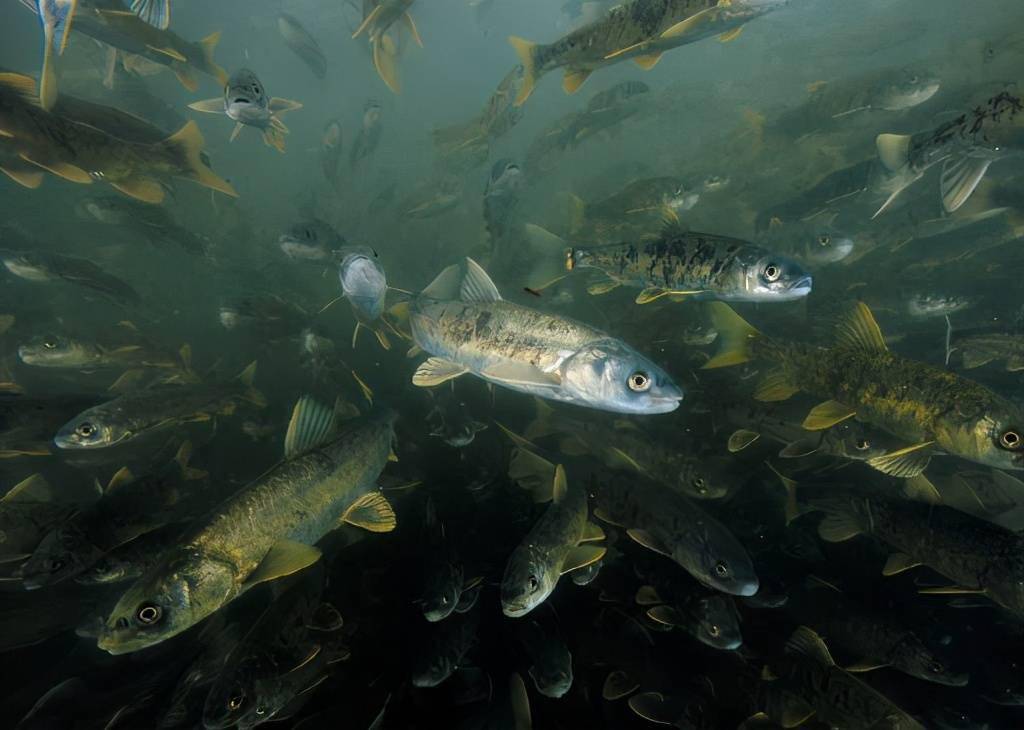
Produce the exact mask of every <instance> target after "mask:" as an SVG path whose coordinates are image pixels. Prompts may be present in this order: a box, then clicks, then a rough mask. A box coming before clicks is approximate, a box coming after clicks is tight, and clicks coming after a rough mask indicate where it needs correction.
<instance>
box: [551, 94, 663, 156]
mask: <svg viewBox="0 0 1024 730" xmlns="http://www.w3.org/2000/svg"><path fill="white" fill-rule="evenodd" d="M650 90H651V89H650V87H649V86H648V85H647V84H645V83H643V82H642V81H623V82H622V83H619V84H616V85H615V86H613V87H611V88H610V89H607V90H605V91H601V92H599V93H597V94H594V96H592V97H591V98H590V101H589V102H588V103H587V108H586V109H584V110H583V111H582V112H580V113H579V114H577V115H575V116H574V117H573V120H572V122H571V123H570V124H569V125H568V127H567V128H566V129H565V131H564V132H563V133H562V139H561V145H562V147H563V148H566V147H572V148H573V149H575V148H576V147H579V146H580V145H581V144H583V143H584V142H585V141H586V140H588V139H590V138H591V137H594V136H595V135H597V134H599V133H601V132H608V133H609V134H612V133H614V132H616V131H617V125H619V124H621V123H622V122H623V121H625V120H626V119H628V118H630V117H632V116H633V115H635V114H637V113H638V112H640V111H641V109H642V103H643V99H642V98H638V97H641V96H642V95H643V94H647V93H648V92H649V91H650Z"/></svg>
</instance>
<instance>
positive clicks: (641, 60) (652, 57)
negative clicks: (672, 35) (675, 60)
mask: <svg viewBox="0 0 1024 730" xmlns="http://www.w3.org/2000/svg"><path fill="white" fill-rule="evenodd" d="M662 53H663V52H662V51H658V52H657V53H649V54H647V55H646V56H636V57H635V58H634V59H633V63H635V64H636V65H637V66H639V67H640V68H642V69H643V70H644V71H650V70H651V69H652V68H654V67H655V66H657V65H658V61H660V60H661V56H662Z"/></svg>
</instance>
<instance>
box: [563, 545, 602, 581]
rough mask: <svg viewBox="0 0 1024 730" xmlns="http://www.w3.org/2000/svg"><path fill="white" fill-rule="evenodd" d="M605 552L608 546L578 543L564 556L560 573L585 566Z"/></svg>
mask: <svg viewBox="0 0 1024 730" xmlns="http://www.w3.org/2000/svg"><path fill="white" fill-rule="evenodd" d="M606 552H608V548H606V547H605V546H604V545H578V546H576V547H575V548H573V549H572V550H571V551H570V552H569V554H568V555H567V556H565V560H564V561H562V569H561V573H560V574H561V575H565V574H566V573H571V572H572V571H574V570H579V569H580V568H586V567H587V566H588V565H591V564H593V563H596V562H597V561H598V560H600V559H601V558H603V557H604V554H605V553H606Z"/></svg>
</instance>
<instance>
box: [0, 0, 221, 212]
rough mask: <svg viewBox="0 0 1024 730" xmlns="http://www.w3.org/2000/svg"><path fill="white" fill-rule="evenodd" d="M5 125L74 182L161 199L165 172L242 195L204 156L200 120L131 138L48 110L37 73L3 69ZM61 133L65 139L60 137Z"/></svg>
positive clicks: (37, 163)
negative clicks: (152, 136) (157, 137)
mask: <svg viewBox="0 0 1024 730" xmlns="http://www.w3.org/2000/svg"><path fill="white" fill-rule="evenodd" d="M133 17H134V16H133ZM0 130H2V131H3V135H0V137H2V138H3V140H2V145H3V146H6V147H10V148H11V149H13V150H15V151H16V152H17V154H18V155H19V156H20V157H21V159H22V160H24V161H25V162H28V163H30V164H31V165H32V166H34V167H35V168H38V169H41V170H45V171H46V172H49V173H51V174H53V175H56V176H57V177H61V178H63V179H65V180H69V181H71V182H75V183H82V184H89V183H92V182H96V181H102V182H106V183H108V184H110V185H112V186H113V187H114V188H115V189H117V190H118V191H119V192H122V193H124V194H125V195H128V196H130V197H133V198H136V199H138V200H141V201H143V202H146V203H159V202H161V201H162V200H163V199H164V195H165V192H164V187H163V184H162V183H161V178H166V177H180V178H183V179H186V180H192V181H193V182H196V183H198V184H200V185H203V186H204V187H208V188H211V189H213V190H218V191H220V192H222V193H225V194H227V195H231V196H236V197H237V193H236V192H235V189H234V188H233V187H232V186H231V185H230V183H228V182H227V181H225V180H223V179H222V178H220V177H218V176H217V175H216V173H214V172H213V170H211V169H210V167H209V166H208V165H207V163H206V162H205V161H204V160H203V158H202V148H203V144H204V142H203V136H202V135H201V134H200V133H199V127H197V126H196V124H195V123H194V122H189V123H187V124H186V125H185V126H184V127H182V128H181V129H180V130H178V131H177V132H176V133H174V134H173V135H171V136H170V137H168V138H167V139H165V140H164V141H163V142H160V143H158V144H140V143H132V142H126V141H124V140H120V139H117V138H115V137H112V136H111V135H109V134H107V133H106V132H103V131H101V130H99V129H97V128H95V127H91V126H88V125H86V124H82V123H78V122H74V121H71V120H68V119H65V118H64V117H60V116H57V115H55V114H51V113H49V112H47V111H45V110H44V109H43V108H42V107H40V106H39V105H38V99H37V98H36V96H35V82H34V81H33V80H32V79H31V78H29V77H27V76H21V75H19V74H0ZM58 139H59V140H61V143H60V144H56V143H55V142H54V140H58ZM12 173H13V174H12ZM23 174H25V171H24V169H23V168H18V169H15V170H9V171H8V175H9V176H12V177H13V179H14V180H15V181H18V176H19V175H23ZM23 179H25V178H23ZM26 181H27V182H29V183H31V182H32V179H31V178H29V179H27V180H26ZM30 187H31V184H30Z"/></svg>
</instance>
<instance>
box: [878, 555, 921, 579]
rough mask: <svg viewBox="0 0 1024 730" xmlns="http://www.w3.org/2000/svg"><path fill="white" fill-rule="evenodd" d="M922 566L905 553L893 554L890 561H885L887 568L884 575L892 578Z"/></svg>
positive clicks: (883, 569) (883, 570) (884, 569)
mask: <svg viewBox="0 0 1024 730" xmlns="http://www.w3.org/2000/svg"><path fill="white" fill-rule="evenodd" d="M919 565H921V562H920V561H918V560H915V559H914V558H912V557H910V556H909V555H907V554H905V553H893V554H892V555H890V556H889V559H888V560H886V561H885V567H884V568H882V575H885V576H890V575H896V574H897V573H902V572H903V571H905V570H910V569H911V568H916V567H917V566H919Z"/></svg>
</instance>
